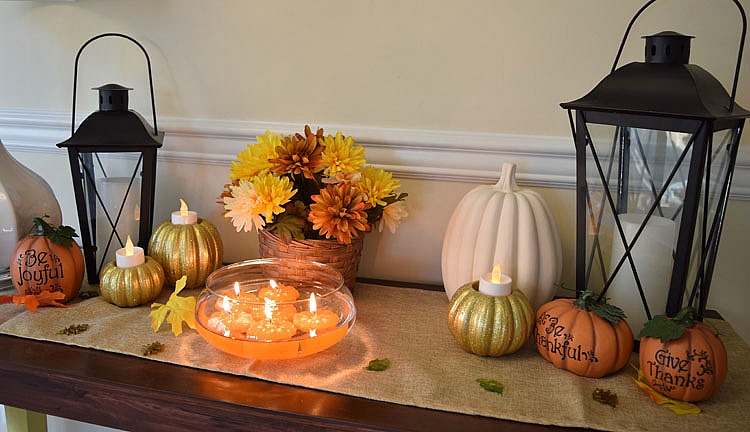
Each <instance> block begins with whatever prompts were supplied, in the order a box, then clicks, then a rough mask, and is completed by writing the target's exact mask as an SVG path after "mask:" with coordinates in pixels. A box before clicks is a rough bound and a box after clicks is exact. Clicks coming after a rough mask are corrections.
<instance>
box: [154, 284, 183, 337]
mask: <svg viewBox="0 0 750 432" xmlns="http://www.w3.org/2000/svg"><path fill="white" fill-rule="evenodd" d="M186 281H187V276H183V277H181V278H180V279H179V280H178V281H177V282H175V284H174V292H173V293H172V295H170V296H169V300H167V304H161V303H152V304H151V308H152V309H153V308H156V309H155V310H152V311H151V313H149V314H148V315H149V316H150V317H151V328H152V329H154V331H155V332H157V331H159V328H160V327H161V325H162V324H163V323H164V319H166V320H167V322H168V323H169V324H171V325H172V334H174V335H175V336H179V335H180V334H181V333H182V323H183V322H184V323H185V324H187V326H188V327H190V328H191V329H193V330H195V297H192V296H191V297H180V296H179V295H178V294H179V293H180V291H182V289H183V288H185V285H186Z"/></svg>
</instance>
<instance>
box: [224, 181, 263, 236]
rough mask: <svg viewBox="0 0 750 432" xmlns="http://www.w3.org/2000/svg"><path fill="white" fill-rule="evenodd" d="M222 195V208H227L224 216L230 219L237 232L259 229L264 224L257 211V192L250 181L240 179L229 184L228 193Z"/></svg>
mask: <svg viewBox="0 0 750 432" xmlns="http://www.w3.org/2000/svg"><path fill="white" fill-rule="evenodd" d="M222 195H223V200H224V208H225V209H226V210H227V211H226V213H224V217H226V218H228V219H232V225H234V227H235V228H236V229H237V232H240V231H241V230H244V231H245V232H247V231H251V230H252V229H253V228H257V229H261V228H262V227H264V226H265V225H266V223H265V222H264V221H263V218H262V217H260V215H259V214H258V212H257V206H258V194H257V193H255V188H253V183H252V182H251V181H249V180H240V182H239V184H237V185H230V186H229V193H224V194H222Z"/></svg>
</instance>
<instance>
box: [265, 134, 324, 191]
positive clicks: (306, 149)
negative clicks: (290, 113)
mask: <svg viewBox="0 0 750 432" xmlns="http://www.w3.org/2000/svg"><path fill="white" fill-rule="evenodd" d="M318 135H320V136H318ZM322 135H323V130H322V129H320V130H319V131H318V133H317V134H313V133H312V131H311V130H310V127H309V126H305V136H302V135H301V134H295V135H294V136H288V137H284V138H282V140H281V144H280V145H279V146H278V147H276V154H277V157H276V158H273V159H271V160H270V161H269V162H270V164H271V171H272V172H273V173H274V174H276V175H284V174H292V175H299V174H302V175H304V176H305V178H308V179H311V180H312V179H314V178H315V173H317V172H320V171H322V170H323V158H322V155H323V149H325V146H323V145H320V144H319V141H321V140H322Z"/></svg>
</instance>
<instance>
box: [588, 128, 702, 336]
mask: <svg viewBox="0 0 750 432" xmlns="http://www.w3.org/2000/svg"><path fill="white" fill-rule="evenodd" d="M587 126H588V132H589V137H590V140H591V142H590V144H591V145H589V146H587V161H586V181H587V198H586V199H587V214H588V217H587V233H588V235H587V241H586V256H587V259H588V262H587V266H586V275H587V283H586V287H587V288H588V289H591V290H594V291H595V292H603V291H604V289H605V288H606V291H604V292H605V295H606V297H608V298H610V299H611V301H612V303H614V304H616V305H618V306H620V307H622V308H623V309H624V310H625V313H626V314H627V316H628V321H629V322H630V323H631V326H632V327H633V329H634V330H635V331H636V332H637V331H639V330H640V328H641V326H642V324H643V323H644V322H645V321H646V320H647V319H648V313H647V312H646V310H649V311H650V312H651V314H652V315H653V312H656V313H663V312H664V309H665V307H666V298H667V292H668V289H669V284H670V279H671V274H672V267H673V263H674V258H673V255H674V251H675V245H676V238H677V233H678V227H679V224H680V221H681V217H682V209H683V205H684V199H685V191H686V185H687V180H688V170H689V167H690V156H691V152H690V151H687V152H685V150H686V149H689V147H690V146H691V139H692V137H693V135H691V134H684V133H672V132H665V131H660V130H651V129H643V128H630V127H623V126H608V125H600V124H590V125H587ZM634 240H635V241H634ZM628 249H630V251H631V254H630V257H628V256H626V250H628ZM639 285H640V287H641V289H639V288H638V286H639ZM641 292H642V293H643V295H641ZM644 303H645V304H646V306H645V307H644Z"/></svg>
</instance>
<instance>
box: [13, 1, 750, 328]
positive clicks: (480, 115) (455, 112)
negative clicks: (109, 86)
mask: <svg viewBox="0 0 750 432" xmlns="http://www.w3.org/2000/svg"><path fill="white" fill-rule="evenodd" d="M642 3H643V2H642V1H641V0H570V1H525V2H524V1H517V0H486V1H349V0H347V1H345V0H339V1H273V2H269V1H239V0H238V1H229V0H218V1H207V0H206V1H196V0H180V1H177V0H174V1H158V0H157V1H154V0H134V1H122V0H121V1H108V0H92V1H86V0H78V1H74V2H20V1H13V2H0V40H2V43H0V109H3V110H18V111H19V112H23V111H24V110H31V111H35V110H41V111H52V112H69V110H70V102H71V101H70V98H71V94H70V93H71V87H72V73H73V59H74V56H75V52H76V51H77V49H78V48H79V47H80V45H81V44H82V42H83V41H85V40H86V39H88V38H89V37H91V36H93V35H95V34H98V33H103V32H111V31H114V32H123V33H127V34H129V35H132V36H134V37H135V38H137V39H138V40H140V41H141V42H142V43H143V44H144V45H145V46H146V48H147V50H148V51H149V53H150V54H151V57H152V63H153V67H154V76H155V85H156V99H157V106H158V110H159V112H158V114H159V115H160V116H164V117H168V118H174V119H182V120H184V121H187V122H189V121H190V120H192V119H209V120H213V121H223V120H227V121H232V120H249V121H256V122H259V121H268V122H284V123H295V124H300V125H302V124H304V123H311V124H314V125H326V124H336V125H345V126H346V125H350V126H370V127H380V128H403V129H422V130H433V131H468V132H491V133H508V134H519V135H542V136H552V137H562V136H567V135H569V126H568V123H567V117H566V116H565V113H564V112H563V111H562V110H561V109H560V108H559V106H558V104H559V103H560V102H561V101H565V100H570V99H574V98H576V97H578V96H581V95H582V94H583V93H585V92H587V91H588V90H590V89H591V87H592V86H593V85H594V84H595V83H596V82H597V81H598V80H599V79H600V78H601V77H603V76H604V75H606V73H608V72H609V68H610V67H611V62H612V60H613V57H614V54H615V51H616V48H617V44H618V43H619V40H620V38H621V36H622V32H623V30H624V28H625V25H626V24H627V21H628V20H629V18H630V17H631V16H632V14H633V13H634V11H635V10H636V9H637V8H638V7H639V6H640V5H641V4H642ZM742 3H743V4H744V5H745V7H746V8H748V7H750V4H748V0H743V1H742ZM703 20H705V21H707V22H706V23H702V21H703ZM664 23H666V24H664ZM672 24H674V25H672ZM672 27H673V28H674V29H676V30H679V31H681V32H683V33H688V34H693V35H696V36H697V39H696V40H695V41H694V43H693V58H692V60H693V62H694V63H698V64H702V65H705V66H706V67H707V68H709V69H710V70H711V71H712V72H713V73H714V74H715V75H716V76H717V77H718V78H720V79H721V80H722V81H723V82H725V83H727V82H729V81H730V79H731V76H732V72H733V69H732V67H733V58H734V56H735V54H736V38H737V37H738V33H739V19H738V18H737V16H736V11H735V9H734V7H733V5H732V3H731V1H729V0H727V1H722V2H719V1H715V2H711V4H710V6H709V5H708V2H706V1H705V0H684V1H679V2H678V1H675V0H665V1H663V2H657V3H656V4H655V5H654V6H653V7H652V8H651V9H649V11H648V12H647V14H646V15H645V16H644V18H643V19H642V21H639V24H638V25H636V27H635V28H634V30H633V33H632V36H631V38H630V39H629V43H628V44H627V47H626V52H625V55H624V59H625V60H624V61H626V62H627V61H639V60H641V51H642V48H641V47H642V41H641V39H640V38H639V36H641V35H643V34H650V33H654V32H657V31H660V30H665V29H669V28H672ZM749 67H750V59H748V55H747V54H746V55H745V61H744V63H743V68H742V78H743V80H742V83H743V85H742V86H740V90H739V94H738V101H739V103H740V104H741V105H743V106H745V107H750V85H748V83H750V70H749V69H748V68H749ZM109 81H115V82H119V83H122V84H126V85H129V86H133V87H136V89H137V90H136V93H135V94H134V96H132V98H133V100H135V101H137V102H136V104H135V106H134V108H135V109H136V110H138V111H140V112H141V113H149V112H150V106H149V105H148V103H147V102H146V99H145V98H144V95H145V91H146V88H147V87H146V84H145V83H146V81H145V75H144V73H143V63H142V59H141V57H140V53H139V52H137V51H136V50H134V49H132V48H129V47H128V45H126V44H125V43H124V42H121V41H119V40H112V41H111V42H110V41H100V42H98V43H96V44H94V45H92V46H91V48H90V49H87V51H86V52H85V55H84V57H83V59H82V62H81V76H80V88H81V89H82V90H80V91H79V107H80V108H81V109H80V111H81V112H90V111H92V110H94V109H95V107H94V105H93V100H94V98H93V97H92V93H91V92H90V90H88V89H89V88H90V87H93V86H96V85H100V84H104V83H105V82H109ZM0 138H2V137H0ZM748 140H749V138H748V134H746V135H745V137H744V139H743V147H745V148H747V147H748ZM237 150H238V151H239V150H240V148H239V147H238V148H237ZM14 154H16V156H17V157H18V158H19V159H20V160H22V161H23V162H24V163H26V164H27V165H28V166H30V167H31V168H32V169H34V170H35V171H37V172H39V173H40V174H42V175H43V176H44V177H45V178H47V180H48V181H50V183H52V185H53V188H54V189H55V191H56V193H57V194H58V197H59V198H60V201H61V203H62V204H63V207H64V214H65V217H66V218H67V219H68V221H71V220H75V213H74V211H73V203H72V192H71V187H70V186H69V180H68V171H67V162H66V161H65V158H64V157H63V156H62V155H60V154H59V153H58V154H55V153H52V152H50V153H48V154H40V153H30V152H24V151H15V152H14ZM511 157H512V156H511ZM226 175H227V170H226V168H225V167H222V166H217V165H210V164H201V163H190V164H186V163H177V162H165V163H160V167H159V190H158V192H157V200H159V201H160V203H159V204H158V206H157V219H159V218H160V217H161V218H164V217H166V215H167V214H168V212H169V211H170V209H171V207H172V205H171V204H170V203H171V200H173V197H174V196H176V195H177V194H178V193H180V194H183V195H185V196H186V199H189V200H190V201H189V202H194V203H195V204H194V206H195V207H196V208H197V209H198V210H199V211H200V212H201V214H202V215H205V216H206V217H209V218H211V219H212V220H214V222H215V223H216V224H217V225H219V226H220V228H221V230H222V234H223V235H224V236H225V242H226V243H227V251H228V253H227V258H228V259H241V258H247V257H251V256H253V255H254V254H255V239H254V238H253V236H251V235H248V234H236V233H234V232H233V231H232V229H231V227H229V226H228V224H226V223H224V222H223V221H222V220H221V215H220V208H219V207H218V206H216V205H214V204H213V199H214V197H215V196H216V194H217V191H220V190H221V186H222V184H223V183H224V182H225V178H226ZM403 184H404V186H403V189H404V190H406V191H408V192H409V193H410V198H409V207H410V212H411V216H410V217H409V219H408V220H407V221H406V222H405V223H404V224H403V226H402V227H401V229H400V231H399V232H398V233H397V235H395V236H391V235H390V234H385V235H379V236H372V237H371V238H370V239H368V242H367V245H366V250H365V255H364V258H363V265H362V272H361V275H362V276H368V277H381V278H390V279H405V280H413V281H418V282H429V283H439V282H440V246H441V241H442V235H443V231H444V229H445V225H446V223H447V220H448V218H449V217H450V213H451V212H452V210H453V208H454V207H455V205H456V203H457V202H458V200H459V199H460V198H461V197H462V196H463V194H464V193H465V192H466V191H468V190H469V189H470V188H472V187H474V186H476V184H474V183H458V182H445V181H431V180H426V179H404V180H403ZM538 190H539V192H541V193H542V194H543V196H544V197H545V198H546V199H547V202H548V203H549V204H550V206H551V208H552V210H553V213H554V215H555V218H556V220H557V223H558V225H559V228H560V232H561V235H562V238H563V246H564V252H565V270H564V275H563V279H564V280H565V282H566V283H567V284H568V285H569V286H571V285H572V281H573V271H572V265H573V262H572V259H573V256H572V250H573V232H572V222H573V205H572V198H573V196H572V192H571V191H570V190H562V189H551V188H544V189H538ZM749 210H750V203H749V202H747V201H732V202H730V206H729V214H728V217H727V222H726V227H725V231H724V237H723V239H722V245H721V251H720V256H719V264H718V266H717V269H716V276H715V284H714V289H713V293H712V298H711V303H712V305H713V306H714V307H716V308H717V309H719V310H720V311H721V312H722V313H724V314H725V315H726V316H727V318H728V319H729V320H730V322H731V323H732V324H733V325H735V327H737V328H738V329H739V330H740V331H741V332H742V334H743V337H744V338H745V339H746V340H750V318H748V315H747V314H746V313H745V309H746V307H747V305H750V294H749V293H748V289H747V288H748V283H747V281H748V280H750V270H749V269H750V266H748V265H747V264H748V258H747V257H748V246H747V245H748V242H750V235H748V234H747V230H746V229H745V228H744V222H745V219H746V218H747V215H748V214H750V213H748V211H749Z"/></svg>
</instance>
